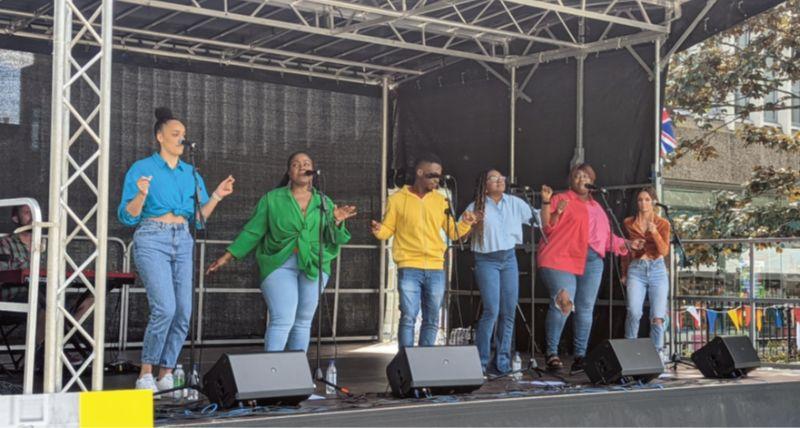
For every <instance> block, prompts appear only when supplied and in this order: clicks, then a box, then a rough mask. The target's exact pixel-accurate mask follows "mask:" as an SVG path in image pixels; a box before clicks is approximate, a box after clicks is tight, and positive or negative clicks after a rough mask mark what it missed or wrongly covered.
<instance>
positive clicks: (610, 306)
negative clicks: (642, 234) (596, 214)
mask: <svg viewBox="0 0 800 428" xmlns="http://www.w3.org/2000/svg"><path fill="white" fill-rule="evenodd" d="M595 193H599V194H600V199H601V200H602V201H603V206H605V208H606V214H607V215H608V217H609V218H610V219H611V223H612V224H613V225H614V229H616V231H617V233H618V234H619V236H620V237H622V238H623V239H625V234H624V233H622V226H620V224H619V220H617V216H615V215H614V212H613V211H612V210H611V205H610V204H609V203H608V198H606V193H607V191H606V189H603V188H599V189H597V190H596V191H595ZM612 241H613V239H612ZM624 242H625V248H627V250H628V254H633V249H632V248H631V245H630V244H629V243H628V241H627V240H625V241H624ZM614 257H615V256H614V248H612V249H611V251H609V253H608V259H609V263H608V338H609V339H611V338H612V337H613V334H612V331H613V325H612V322H613V319H612V311H613V309H614V305H613V300H614V292H613V290H614V288H613V286H612V285H613V284H614ZM619 286H620V290H621V291H622V297H623V298H626V293H625V287H624V286H623V285H622V283H620V284H619ZM626 300H627V299H626Z"/></svg>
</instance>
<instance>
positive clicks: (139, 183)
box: [136, 175, 153, 196]
mask: <svg viewBox="0 0 800 428" xmlns="http://www.w3.org/2000/svg"><path fill="white" fill-rule="evenodd" d="M151 180H153V176H152V175H148V176H146V177H144V176H142V177H139V179H138V180H136V187H137V188H138V189H139V193H141V194H142V195H143V196H147V192H149V191H150V181H151Z"/></svg>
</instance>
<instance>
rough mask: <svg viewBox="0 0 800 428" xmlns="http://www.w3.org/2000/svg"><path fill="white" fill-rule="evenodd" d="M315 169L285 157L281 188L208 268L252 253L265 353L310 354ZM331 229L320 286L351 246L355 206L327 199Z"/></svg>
mask: <svg viewBox="0 0 800 428" xmlns="http://www.w3.org/2000/svg"><path fill="white" fill-rule="evenodd" d="M313 171H314V163H313V161H312V160H311V157H309V156H308V154H306V153H305V152H296V153H294V154H292V155H291V156H290V157H289V161H288V162H287V171H286V175H285V176H284V178H283V180H282V181H281V184H280V185H279V186H278V187H277V188H275V189H273V190H271V191H269V192H267V194H266V195H264V196H263V197H261V200H259V201H258V205H257V206H256V209H255V212H254V213H253V215H252V217H251V218H250V220H249V221H248V222H247V224H245V226H244V229H243V230H242V232H241V233H239V236H238V237H236V240H235V241H234V242H233V244H231V245H230V246H229V247H228V248H227V251H226V252H225V254H224V255H223V256H222V257H220V258H219V259H217V260H216V261H215V262H214V263H212V264H211V266H210V267H209V268H208V272H207V273H211V272H214V271H216V270H217V269H219V268H220V267H222V266H223V265H225V264H226V263H228V262H229V261H231V259H234V258H235V259H237V260H238V259H242V258H243V257H245V256H247V255H248V254H250V252H251V251H253V250H255V251H256V261H257V262H258V268H259V271H260V273H261V291H262V293H263V294H264V300H266V302H267V310H268V311H269V322H268V324H267V331H266V333H265V335H264V349H265V350H266V351H284V350H302V351H306V350H307V349H308V342H309V339H310V335H311V320H312V318H313V317H314V312H315V311H316V309H317V303H318V300H319V296H318V293H317V292H318V290H317V281H318V277H317V275H319V274H320V272H318V268H317V263H318V261H319V228H320V223H321V222H320V210H319V205H320V201H321V198H320V195H319V193H317V191H316V190H315V189H314V188H313V185H312V184H313V179H314V177H313V176H314V174H313ZM325 200H326V206H327V207H330V208H331V209H329V210H328V215H327V217H328V218H327V219H326V221H325V223H326V224H327V225H329V227H330V230H329V231H330V233H326V234H325V236H326V240H329V241H331V242H325V244H324V247H323V251H322V283H323V285H324V284H325V283H327V282H328V276H329V275H330V272H331V260H333V259H334V258H336V256H338V255H339V246H340V245H343V244H346V243H347V242H348V241H350V232H348V231H347V228H346V227H345V225H344V221H345V220H346V219H348V218H350V217H353V216H354V215H356V208H355V207H353V206H342V207H335V206H334V205H333V201H331V200H330V199H329V198H327V197H326V199H325Z"/></svg>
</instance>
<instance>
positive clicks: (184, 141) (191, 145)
mask: <svg viewBox="0 0 800 428" xmlns="http://www.w3.org/2000/svg"><path fill="white" fill-rule="evenodd" d="M181 145H182V146H186V147H188V148H190V149H196V148H197V143H195V142H193V141H189V140H187V139H185V138H181Z"/></svg>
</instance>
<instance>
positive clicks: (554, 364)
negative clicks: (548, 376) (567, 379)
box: [545, 354, 564, 371]
mask: <svg viewBox="0 0 800 428" xmlns="http://www.w3.org/2000/svg"><path fill="white" fill-rule="evenodd" d="M545 364H546V365H547V370H550V371H558V370H561V369H562V368H563V367H564V363H562V362H561V358H558V355H555V354H553V355H548V356H547V358H546V360H545Z"/></svg>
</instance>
